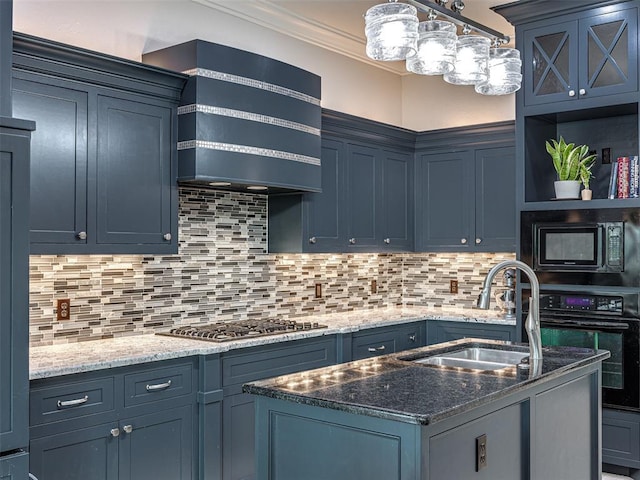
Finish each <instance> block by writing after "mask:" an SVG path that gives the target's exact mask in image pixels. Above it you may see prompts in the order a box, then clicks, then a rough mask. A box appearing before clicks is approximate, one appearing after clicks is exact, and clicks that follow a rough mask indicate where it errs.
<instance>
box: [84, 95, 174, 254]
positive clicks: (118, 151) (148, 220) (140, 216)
mask: <svg viewBox="0 0 640 480" xmlns="http://www.w3.org/2000/svg"><path fill="white" fill-rule="evenodd" d="M170 138H171V109H170V108H167V107H160V106H156V105H151V104H145V103H139V102H135V101H131V100H126V99H121V98H113V97H107V96H98V156H97V167H96V168H97V171H96V175H97V207H96V209H97V212H96V217H97V218H96V223H97V225H96V228H97V243H98V244H104V245H108V244H143V245H159V244H171V238H172V236H173V237H175V235H176V234H177V233H176V231H175V227H173V226H172V215H171V213H172V212H171V193H172V189H175V188H176V186H175V185H174V183H175V182H172V172H171V170H172V168H171V164H172V162H171V141H170ZM167 234H168V235H169V236H168V237H166V238H165V235H167ZM174 241H175V240H174Z"/></svg>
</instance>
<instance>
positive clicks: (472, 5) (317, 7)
mask: <svg viewBox="0 0 640 480" xmlns="http://www.w3.org/2000/svg"><path fill="white" fill-rule="evenodd" d="M194 1H196V2H198V3H201V4H203V5H206V6H208V7H211V8H214V9H216V10H219V11H223V12H225V13H228V14H231V15H234V16H237V17H241V18H242V19H244V20H246V21H249V22H253V23H255V24H258V25H261V26H263V27H267V28H271V29H273V30H276V31H278V32H281V33H284V34H286V35H289V36H291V37H293V38H296V39H298V40H302V41H305V42H308V43H311V44H313V45H316V46H319V47H322V48H325V49H327V50H331V51H333V52H337V53H340V54H342V55H345V56H347V57H350V58H353V59H356V60H359V61H362V62H366V63H369V64H371V65H375V66H376V67H378V68H381V69H384V70H388V71H391V72H394V73H398V74H401V75H404V74H406V73H407V71H406V68H405V66H404V63H403V62H376V61H373V60H371V59H369V58H368V57H367V56H366V54H365V44H366V40H365V36H364V19H363V15H364V13H365V12H366V11H367V9H368V8H369V7H371V6H373V5H376V4H378V3H383V2H384V0H329V1H327V0H194ZM504 3H507V1H506V0H465V9H464V12H463V15H464V16H465V17H468V18H470V19H472V20H475V21H476V22H479V23H482V24H484V25H486V26H487V27H490V28H493V29H494V30H497V31H499V32H501V33H503V34H505V35H509V36H511V38H512V39H513V36H514V29H513V27H512V26H511V25H510V24H509V23H508V22H507V21H506V20H505V19H504V18H502V17H501V16H500V15H498V14H497V13H494V12H493V11H492V10H490V7H492V6H495V5H500V4H504ZM509 46H513V41H512V42H511V44H510V45H509Z"/></svg>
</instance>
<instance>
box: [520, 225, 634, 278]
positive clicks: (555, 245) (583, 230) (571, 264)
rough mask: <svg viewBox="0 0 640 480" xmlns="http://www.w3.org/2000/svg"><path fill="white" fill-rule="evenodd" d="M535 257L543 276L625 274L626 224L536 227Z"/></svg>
mask: <svg viewBox="0 0 640 480" xmlns="http://www.w3.org/2000/svg"><path fill="white" fill-rule="evenodd" d="M532 253H533V269H534V270H536V271H539V272H593V273H617V272H623V271H624V222H603V223H534V225H533V252H532Z"/></svg>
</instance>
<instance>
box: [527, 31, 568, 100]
mask: <svg viewBox="0 0 640 480" xmlns="http://www.w3.org/2000/svg"><path fill="white" fill-rule="evenodd" d="M577 32H578V24H577V22H570V23H568V24H556V25H551V26H545V27H540V28H534V29H531V30H526V31H525V32H524V42H523V45H524V51H523V52H522V53H523V79H522V88H523V91H524V103H525V105H539V104H544V103H553V102H559V101H565V100H570V99H571V98H577V93H578V41H577ZM571 92H573V93H571Z"/></svg>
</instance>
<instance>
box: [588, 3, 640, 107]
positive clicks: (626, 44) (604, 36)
mask: <svg viewBox="0 0 640 480" xmlns="http://www.w3.org/2000/svg"><path fill="white" fill-rule="evenodd" d="M579 28H580V64H579V77H580V85H579V87H580V90H579V94H580V97H583V96H588V97H589V96H590V97H592V96H596V95H611V94H615V93H626V92H634V91H637V90H638V10H637V9H636V8H630V9H627V10H621V11H619V12H612V13H606V14H602V15H596V16H593V17H589V18H586V19H583V20H580V24H579Z"/></svg>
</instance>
